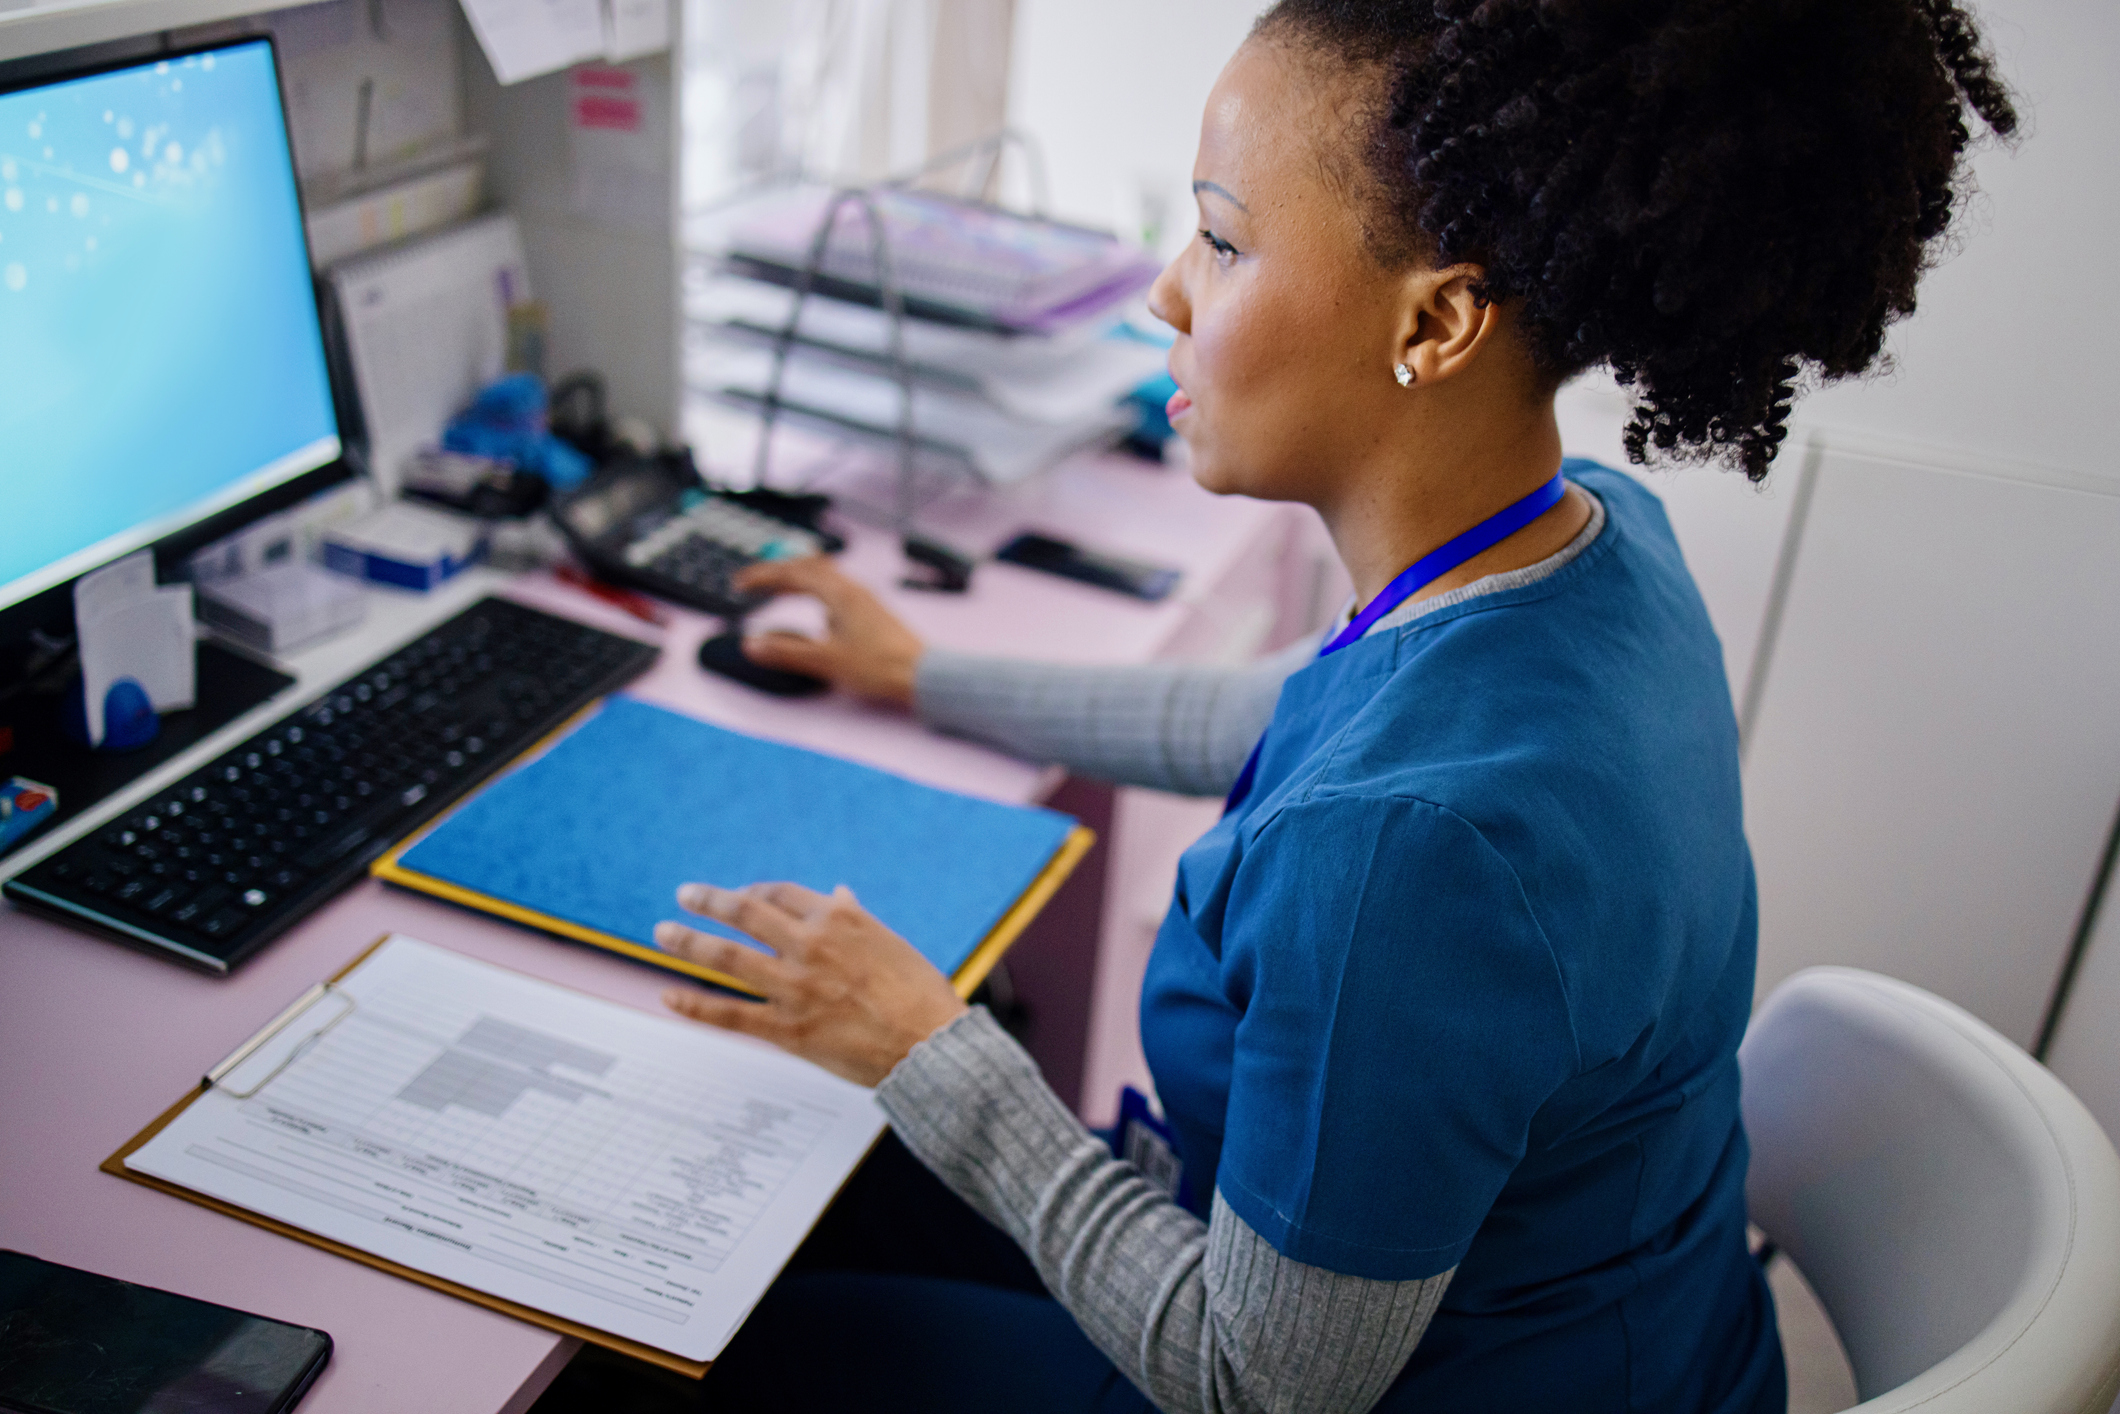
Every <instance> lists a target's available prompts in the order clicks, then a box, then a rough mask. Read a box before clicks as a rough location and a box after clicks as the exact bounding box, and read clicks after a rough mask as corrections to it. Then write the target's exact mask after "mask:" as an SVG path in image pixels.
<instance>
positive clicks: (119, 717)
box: [59, 678, 162, 751]
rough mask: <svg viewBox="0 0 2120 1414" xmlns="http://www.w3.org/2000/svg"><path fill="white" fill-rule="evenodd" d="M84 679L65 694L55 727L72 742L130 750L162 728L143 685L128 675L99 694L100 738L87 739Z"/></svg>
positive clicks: (140, 745)
mask: <svg viewBox="0 0 2120 1414" xmlns="http://www.w3.org/2000/svg"><path fill="white" fill-rule="evenodd" d="M87 690H88V685H87V684H86V683H84V684H82V686H81V690H80V691H78V692H70V693H68V694H67V695H66V708H65V712H64V714H63V715H62V716H61V718H60V721H59V729H60V730H61V731H63V732H64V733H65V734H66V739H67V740H68V741H71V742H73V743H74V745H76V746H93V747H94V748H95V749H96V750H98V751H132V750H135V749H137V748H139V747H142V746H145V745H147V743H149V742H151V741H153V740H154V739H155V737H156V736H157V735H159V734H160V732H161V730H162V716H161V714H160V713H158V712H156V711H155V708H154V704H153V703H152V702H150V701H149V700H148V697H147V689H146V688H144V687H142V686H140V684H139V683H138V682H136V681H134V680H133V679H132V678H119V679H118V680H117V681H116V682H114V683H112V684H111V685H110V688H109V690H108V691H106V692H105V693H104V694H103V740H101V741H99V742H92V741H90V740H89V739H88V704H87V702H86V701H85V700H84V695H85V694H86V692H87Z"/></svg>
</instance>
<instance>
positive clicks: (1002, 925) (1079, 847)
mask: <svg viewBox="0 0 2120 1414" xmlns="http://www.w3.org/2000/svg"><path fill="white" fill-rule="evenodd" d="M542 745H543V743H540V747H541V746H542ZM538 749H539V747H533V748H532V751H536V750H538ZM476 795H477V792H476V791H474V792H473V793H472V795H471V796H468V797H466V798H465V801H464V804H469V803H470V800H471V799H473V798H475V797H476ZM457 808H461V806H459V807H457ZM455 813H456V810H455V809H452V810H449V811H445V812H444V813H443V814H441V815H440V816H438V817H436V818H435V819H434V820H432V821H430V822H429V823H428V824H427V825H426V826H424V827H423V828H421V829H420V830H418V831H416V832H415V833H413V834H412V835H411V836H409V837H408V838H406V839H404V840H401V841H400V842H399V843H398V844H397V845H395V846H393V847H392V848H391V849H390V851H389V852H388V853H386V854H384V855H383V856H382V857H381V858H379V859H377V860H376V861H375V863H373V864H371V865H369V866H368V872H369V873H370V874H373V875H374V876H375V877H376V878H378V879H381V880H382V881H383V882H384V883H386V884H396V885H397V886H399V887H400V888H406V889H413V890H416V891H417V892H419V893H423V894H431V895H433V896H434V897H435V898H439V899H444V900H446V901H448V902H450V903H454V904H461V905H463V906H464V907H466V908H473V909H477V910H478V911H479V912H481V913H490V914H492V915H494V916H495V917H497V918H505V919H507V920H508V921H509V922H511V923H520V924H522V925H524V926H525V927H529V928H536V929H539V930H541V931H543V932H547V933H557V934H558V935H559V936H561V937H563V938H572V939H574V940H575V941H576V942H580V943H588V944H590V945H591V946H593V947H599V948H605V949H607V950H609V951H611V952H615V953H618V954H620V955H621V956H624V957H630V958H632V959H634V960H635V961H637V962H646V963H652V964H653V965H655V966H657V967H661V968H666V969H668V970H669V971H672V972H680V973H683V974H684V975H686V976H688V977H696V978H698V979H699V980H701V981H703V982H712V983H713V984H714V985H715V986H717V987H727V988H729V989H730V990H732V991H737V992H742V993H744V994H746V995H748V996H756V995H757V993H756V992H755V991H753V989H751V988H749V987H747V986H745V985H744V984H743V983H741V982H738V981H737V980H736V979H734V978H733V977H729V976H727V975H725V974H723V973H720V972H716V971H715V970H714V969H713V968H711V967H702V966H700V965H699V964H698V963H696V962H688V961H686V960H685V959H684V958H680V957H672V956H670V954H668V953H666V952H664V951H662V950H661V949H660V948H652V947H647V946H645V945H643V944H641V943H636V942H634V941H633V940H632V939H630V938H621V937H619V936H618V935H617V934H616V933H606V932H604V931H602V930H601V929H597V928H590V927H586V926H585V925H583V924H580V923H575V922H572V921H570V920H568V919H565V918H558V917H555V916H553V915H552V914H549V913H541V912H539V911H538V910H536V909H534V908H525V907H523V906H522V905H521V904H517V903H510V902H509V901H508V900H506V899H502V898H496V897H494V896H493V895H492V894H486V893H480V892H479V891H478V890H476V889H467V888H464V887H463V886H462V885H460V884H453V883H450V882H449V881H448V880H447V879H438V878H436V877H435V876H434V875H432V874H423V873H420V872H419V871H418V870H414V869H407V868H406V867H405V866H404V864H403V862H402V860H403V857H404V855H405V853H406V851H408V850H410V849H411V848H412V847H413V846H415V845H417V844H418V843H419V842H420V841H421V840H423V839H425V838H426V837H427V836H428V835H429V834H430V833H432V832H433V831H435V830H437V829H439V828H440V827H441V826H442V825H443V824H444V823H446V822H447V821H448V819H449V817H450V816H451V815H454V814H455ZM1096 842H1097V832H1096V831H1094V830H1092V829H1090V828H1089V827H1088V826H1087V825H1077V826H1075V828H1074V829H1072V830H1070V831H1068V834H1067V838H1066V839H1064V840H1062V841H1061V842H1060V847H1059V848H1058V849H1056V850H1054V851H1053V854H1052V857H1051V858H1050V859H1048V860H1046V862H1045V867H1044V868H1043V869H1040V870H1039V871H1038V875H1037V877H1036V878H1034V879H1032V880H1031V882H1030V887H1028V888H1026V889H1025V890H1024V891H1023V892H1022V893H1021V894H1019V895H1017V897H1016V901H1015V902H1014V903H1013V904H1011V905H1009V909H1008V912H1006V913H1004V914H1002V915H1001V920H1000V921H999V922H997V923H996V924H995V925H994V926H993V928H992V929H991V930H990V931H989V932H988V933H987V935H986V937H984V938H982V939H981V940H980V942H979V946H978V947H976V948H974V949H972V955H971V956H970V957H968V958H966V959H965V960H964V965H963V966H961V967H959V968H958V969H957V971H956V974H955V975H954V976H953V977H952V978H951V979H950V982H951V985H952V986H953V987H954V988H955V989H956V992H957V995H958V996H960V997H969V996H971V994H972V993H973V992H975V991H977V990H978V989H979V984H980V983H981V982H984V981H985V980H986V975H987V974H988V973H989V972H992V971H993V970H994V964H995V963H997V962H999V961H1000V960H1001V955H1002V954H1003V953H1005V952H1007V951H1008V950H1009V948H1010V947H1011V946H1013V945H1014V943H1015V941H1016V939H1017V938H1019V937H1021V936H1022V934H1023V930H1024V929H1025V928H1027V927H1029V926H1030V923H1031V920H1032V919H1033V918H1036V917H1037V916H1038V914H1039V912H1040V911H1041V910H1042V909H1043V908H1044V907H1045V905H1046V904H1047V903H1049V902H1051V900H1052V897H1053V895H1054V894H1055V893H1057V892H1058V891H1059V889H1060V886H1061V885H1062V884H1064V883H1066V882H1067V877H1068V875H1070V874H1072V873H1074V872H1075V866H1076V865H1077V864H1079V863H1081V862H1082V856H1083V855H1085V854H1088V853H1089V851H1090V846H1092V845H1094V844H1095V843H1096ZM673 903H674V900H673Z"/></svg>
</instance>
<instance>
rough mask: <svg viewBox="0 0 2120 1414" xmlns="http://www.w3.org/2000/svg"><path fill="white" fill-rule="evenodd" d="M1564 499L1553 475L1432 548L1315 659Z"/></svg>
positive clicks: (1355, 638)
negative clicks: (1458, 534)
mask: <svg viewBox="0 0 2120 1414" xmlns="http://www.w3.org/2000/svg"><path fill="white" fill-rule="evenodd" d="M1567 493H1568V483H1567V481H1566V480H1565V479H1564V478H1563V477H1562V476H1561V474H1560V473H1559V472H1557V471H1556V472H1555V473H1553V479H1552V480H1551V481H1548V482H1547V483H1546V484H1545V485H1543V486H1541V487H1539V488H1538V490H1536V491H1533V492H1532V493H1531V494H1530V495H1528V496H1526V497H1524V498H1523V499H1522V500H1520V501H1512V502H1511V503H1510V504H1508V505H1506V506H1504V507H1502V508H1501V509H1500V510H1498V511H1496V512H1495V513H1494V514H1493V515H1491V516H1489V517H1487V519H1485V520H1483V521H1481V522H1480V523H1479V524H1478V525H1475V526H1474V527H1472V529H1470V530H1468V531H1466V532H1465V533H1464V534H1463V535H1460V536H1458V537H1456V538H1455V539H1452V540H1446V541H1444V542H1443V543H1442V544H1440V545H1438V546H1436V547H1435V548H1434V549H1433V550H1430V551H1429V552H1428V553H1427V554H1425V555H1423V556H1421V558H1419V559H1418V560H1415V561H1414V562H1413V563H1412V564H1410V565H1408V566H1407V567H1406V568H1405V569H1403V570H1401V571H1400V572H1399V574H1398V576H1397V578H1395V579H1393V580H1392V581H1391V583H1389V584H1387V585H1385V586H1384V591H1383V593H1381V594H1379V595H1377V597H1376V598H1374V599H1372V600H1370V601H1369V603H1368V606H1367V607H1365V608H1364V609H1363V610H1362V612H1360V613H1359V614H1356V615H1355V616H1354V621H1353V622H1352V623H1349V624H1348V625H1347V627H1345V628H1343V629H1341V630H1340V631H1339V632H1338V633H1336V634H1334V635H1333V636H1332V637H1331V638H1329V639H1327V640H1326V641H1325V646H1324V647H1322V648H1320V649H1319V650H1318V656H1319V657H1320V658H1323V657H1326V656H1327V655H1329V654H1333V653H1337V652H1339V651H1340V650H1341V649H1342V648H1345V647H1347V646H1348V645H1349V644H1350V643H1358V642H1360V641H1361V639H1362V637H1363V635H1365V634H1367V633H1368V632H1369V630H1370V629H1371V628H1372V627H1373V626H1374V625H1375V624H1376V622H1377V620H1379V619H1381V618H1383V617H1384V616H1385V615H1386V614H1388V613H1390V612H1391V611H1392V610H1393V609H1396V608H1398V607H1399V605H1401V604H1403V603H1405V602H1406V601H1407V600H1408V599H1411V598H1412V597H1413V596H1414V595H1416V594H1418V593H1420V592H1421V591H1422V590H1423V589H1426V588H1427V587H1428V586H1429V585H1431V584H1433V583H1435V582H1436V581H1437V580H1439V579H1441V578H1442V577H1443V576H1444V575H1446V574H1448V573H1450V572H1451V571H1452V570H1454V569H1456V568H1457V567H1458V566H1459V565H1462V564H1464V563H1465V561H1467V560H1469V559H1471V558H1472V557H1473V556H1474V555H1477V554H1479V553H1480V552H1481V551H1483V550H1488V549H1492V548H1493V547H1494V546H1496V545H1499V544H1501V543H1502V542H1503V541H1504V540H1507V539H1508V538H1509V537H1510V536H1512V535H1514V534H1516V533H1517V532H1518V531H1519V530H1522V529H1523V528H1524V527H1525V526H1527V525H1529V524H1531V522H1533V521H1535V520H1537V519H1538V518H1539V517H1540V516H1542V515H1544V514H1545V513H1546V512H1548V511H1550V510H1552V509H1553V508H1554V507H1555V506H1557V505H1559V504H1560V501H1561V497H1562V496H1565V495H1566V494H1567ZM1265 745H1266V738H1265V736H1264V735H1263V734H1262V735H1261V736H1260V737H1259V742H1258V745H1256V746H1254V747H1252V749H1251V756H1250V758H1249V759H1247V760H1246V761H1245V763H1244V769H1243V770H1242V771H1240V772H1238V773H1237V783H1236V784H1235V785H1234V786H1232V787H1230V790H1229V803H1228V804H1227V805H1225V806H1223V807H1222V813H1223V814H1225V815H1226V814H1228V813H1229V812H1230V811H1232V810H1234V809H1236V808H1237V807H1238V806H1239V805H1240V804H1242V803H1243V801H1244V797H1245V796H1247V795H1250V794H1251V785H1252V780H1253V778H1254V777H1256V776H1257V775H1258V774H1259V752H1260V751H1261V750H1262V749H1264V747H1265Z"/></svg>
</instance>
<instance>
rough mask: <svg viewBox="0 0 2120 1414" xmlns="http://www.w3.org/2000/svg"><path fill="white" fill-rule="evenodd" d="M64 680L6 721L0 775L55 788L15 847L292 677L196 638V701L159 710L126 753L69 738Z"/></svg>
mask: <svg viewBox="0 0 2120 1414" xmlns="http://www.w3.org/2000/svg"><path fill="white" fill-rule="evenodd" d="M67 681H68V689H60V688H53V689H51V690H48V691H44V692H35V691H33V692H32V693H31V694H30V696H29V699H28V701H27V703H26V705H25V707H24V709H23V710H22V711H21V712H20V713H19V714H17V715H16V716H15V720H14V721H13V723H11V725H12V726H13V727H14V736H15V747H14V750H12V751H9V752H8V753H6V754H5V755H0V778H4V777H7V776H27V777H29V778H30V779H31V780H33V781H39V782H42V783H43V784H45V785H48V786H50V787H52V788H53V789H54V790H56V791H58V792H59V809H58V811H57V813H56V814H55V815H54V816H53V817H52V818H51V819H49V820H47V821H45V822H44V824H43V825H42V826H41V827H39V828H38V829H35V830H32V831H31V832H30V833H29V835H28V836H27V837H26V838H24V839H22V840H18V841H17V842H16V843H15V845H14V849H20V848H22V847H23V846H24V845H27V844H29V843H31V842H32V841H35V840H40V839H43V838H44V837H45V836H47V835H49V834H50V833H51V832H52V831H53V830H55V829H57V828H59V826H60V823H61V822H62V821H66V820H70V819H73V818H74V817H75V816H77V815H83V814H86V813H87V812H88V811H89V810H91V809H93V808H94V807H95V806H96V805H97V804H99V803H100V802H101V801H103V800H104V799H106V798H108V797H109V796H112V795H115V794H117V793H118V792H119V791H121V790H124V789H125V788H126V787H127V786H129V785H131V784H132V783H133V782H134V781H136V780H138V779H140V777H142V776H144V775H146V774H147V773H148V772H149V771H152V770H153V769H154V768H155V767H157V766H159V765H161V764H162V763H163V762H164V761H167V760H169V759H170V758H171V757H172V756H175V755H177V754H178V753H179V752H181V751H183V750H185V749H186V748H188V747H190V746H193V745H195V744H197V743H198V742H201V741H204V740H205V739H206V738H207V737H209V736H212V735H213V734H214V733H215V732H217V731H219V730H220V729H221V728H222V727H225V726H227V725H228V724H229V723H230V722H232V721H234V720H235V719H236V718H238V717H240V716H242V715H243V714H244V713H245V712H248V711H249V710H250V709H251V708H253V707H255V706H257V705H258V704H259V703H261V702H263V701H265V700H266V699H267V698H269V697H271V696H273V695H274V694H275V693H279V692H283V691H285V690H286V689H287V688H290V687H292V686H294V681H295V680H294V679H293V678H291V677H289V676H288V675H287V674H285V673H282V672H277V671H275V670H274V669H271V668H268V667H266V666H264V665H263V664H261V663H258V662H255V661H254V660H252V659H250V658H246V657H244V656H243V655H242V654H240V653H236V652H232V651H230V650H229V649H227V648H223V647H222V646H221V645H219V644H218V643H215V642H213V641H212V640H210V639H201V640H200V641H199V669H198V692H197V701H196V703H195V705H193V706H191V707H189V708H186V709H185V710H184V711H181V712H166V713H164V714H163V716H162V730H161V731H160V732H158V733H156V735H155V739H154V740H153V741H151V742H149V743H147V745H145V746H143V747H140V748H138V749H137V750H133V751H125V752H104V751H91V750H90V749H89V748H87V747H85V746H80V745H77V744H76V743H75V742H73V741H70V740H68V739H67V737H66V735H65V734H64V733H63V732H62V731H61V730H60V728H59V709H60V705H61V701H62V693H63V692H64V691H66V690H69V689H70V690H72V691H76V692H78V691H79V690H80V681H81V680H80V678H78V677H74V678H70V679H68V680H67ZM9 852H12V851H0V858H4V857H5V855H6V854H7V853H9Z"/></svg>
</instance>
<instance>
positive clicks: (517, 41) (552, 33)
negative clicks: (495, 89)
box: [464, 0, 604, 84]
mask: <svg viewBox="0 0 2120 1414" xmlns="http://www.w3.org/2000/svg"><path fill="white" fill-rule="evenodd" d="M464 13H465V14H466V15H468V16H470V18H471V32H472V33H473V34H475V35H477V36H478V43H479V48H481V49H483V50H485V51H486V62H487V63H489V64H491V65H492V66H493V76H494V77H495V78H497V79H499V80H500V81H501V82H502V83H504V84H508V83H518V82H520V81H522V80H523V79H529V78H536V77H537V76H538V75H539V74H549V73H551V72H552V71H553V70H554V69H564V68H566V67H567V65H569V64H577V63H580V62H581V61H582V60H584V59H600V58H602V57H603V54H604V14H603V6H602V5H601V4H600V3H599V0H464Z"/></svg>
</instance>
